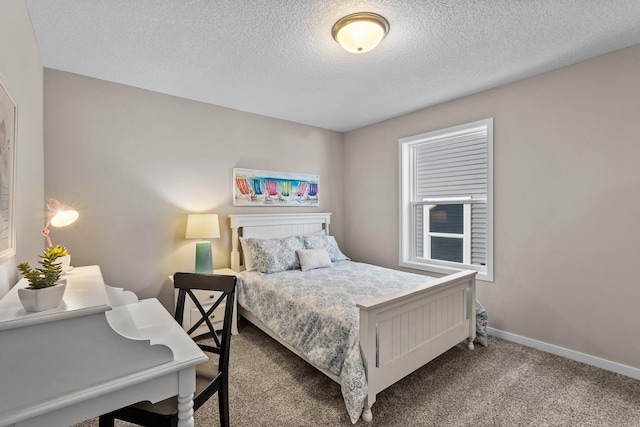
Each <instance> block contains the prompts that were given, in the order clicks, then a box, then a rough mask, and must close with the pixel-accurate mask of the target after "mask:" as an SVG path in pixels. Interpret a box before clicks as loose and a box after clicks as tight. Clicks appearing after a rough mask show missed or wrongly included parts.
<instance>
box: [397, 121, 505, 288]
mask: <svg viewBox="0 0 640 427" xmlns="http://www.w3.org/2000/svg"><path fill="white" fill-rule="evenodd" d="M399 143H400V144H399V145H400V266H402V267H409V268H415V269H420V270H426V271H433V272H436V273H445V274H449V273H452V272H455V271H460V270H475V271H477V272H478V279H479V280H487V281H493V199H492V196H493V194H492V193H493V119H486V120H480V121H477V122H473V123H467V124H464V125H460V126H455V127H452V128H448V129H443V130H440V131H435V132H429V133H425V134H421V135H416V136H411V137H407V138H402V139H400V141H399Z"/></svg>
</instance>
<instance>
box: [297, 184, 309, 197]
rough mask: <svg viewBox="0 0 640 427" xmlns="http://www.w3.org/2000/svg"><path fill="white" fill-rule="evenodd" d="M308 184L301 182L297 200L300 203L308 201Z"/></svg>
mask: <svg viewBox="0 0 640 427" xmlns="http://www.w3.org/2000/svg"><path fill="white" fill-rule="evenodd" d="M307 185H308V184H307V183H306V182H299V183H298V188H297V189H296V200H297V201H298V202H303V201H305V200H307Z"/></svg>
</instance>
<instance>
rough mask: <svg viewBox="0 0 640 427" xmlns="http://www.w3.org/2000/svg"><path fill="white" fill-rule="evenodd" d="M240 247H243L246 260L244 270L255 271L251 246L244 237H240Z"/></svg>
mask: <svg viewBox="0 0 640 427" xmlns="http://www.w3.org/2000/svg"><path fill="white" fill-rule="evenodd" d="M240 246H242V257H243V258H244V269H245V270H246V271H254V270H255V269H256V264H255V262H253V255H251V251H250V250H249V245H247V242H245V240H244V237H240Z"/></svg>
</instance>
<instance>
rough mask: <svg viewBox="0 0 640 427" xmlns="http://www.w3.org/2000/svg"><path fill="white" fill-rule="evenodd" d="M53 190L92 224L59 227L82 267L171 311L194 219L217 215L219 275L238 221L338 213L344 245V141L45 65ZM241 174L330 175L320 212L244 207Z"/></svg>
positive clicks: (187, 267)
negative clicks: (239, 203)
mask: <svg viewBox="0 0 640 427" xmlns="http://www.w3.org/2000/svg"><path fill="white" fill-rule="evenodd" d="M44 89H45V90H44V99H45V104H44V119H45V120H44V123H45V135H46V139H45V154H46V162H45V176H46V179H47V183H46V193H47V196H48V197H55V198H57V199H58V200H60V201H61V202H65V203H68V204H70V205H72V206H74V207H75V208H76V209H77V210H78V211H79V213H80V219H79V220H78V222H77V223H75V224H73V225H72V226H70V227H65V228H60V229H52V230H51V237H52V240H53V243H54V244H64V245H65V246H67V247H68V248H69V250H70V252H71V259H72V265H90V264H99V265H100V267H101V269H102V273H103V276H104V278H105V281H106V282H107V283H108V284H110V285H112V286H119V287H124V288H126V289H128V290H132V291H134V292H136V293H137V294H138V296H139V297H140V298H146V297H152V296H159V297H160V299H161V301H162V302H163V303H164V304H165V305H166V306H170V305H172V303H171V298H170V296H171V293H170V291H171V289H170V288H169V287H167V286H163V284H165V285H166V283H165V282H166V278H167V276H168V275H169V274H172V273H173V272H175V271H193V264H194V257H195V241H193V240H185V238H184V233H185V226H186V219H187V214H188V213H191V212H211V213H217V214H218V215H219V217H220V220H221V224H220V227H221V234H222V237H221V238H220V239H216V240H213V252H214V268H223V267H228V266H229V251H230V230H229V220H228V215H229V214H231V213H261V212H264V211H265V210H267V211H268V212H274V213H275V212H320V211H322V212H325V211H326V212H332V213H333V216H332V224H331V227H332V232H333V233H335V234H336V237H337V238H338V239H339V240H340V239H341V238H342V232H343V221H344V219H343V214H342V185H341V183H342V170H343V164H342V154H343V152H342V150H343V145H342V134H340V133H337V132H331V131H327V130H323V129H318V128H314V127H310V126H306V125H300V124H296V123H291V122H286V121H283V120H277V119H271V118H267V117H263V116H258V115H255V114H249V113H244V112H240V111H235V110H230V109H227V108H221V107H216V106H212V105H207V104H203V103H199V102H194V101H189V100H185V99H181V98H176V97H172V96H168V95H163V94H159V93H155V92H150V91H145V90H141V89H136V88H132V87H128V86H124V85H119V84H115V83H110V82H105V81H101V80H96V79H92V78H88V77H82V76H78V75H74V74H69V73H65V72H61V71H55V70H50V69H45V73H44ZM234 167H243V168H255V169H266V170H275V171H285V172H301V173H310V174H318V175H320V185H321V193H320V206H319V207H315V208H313V207H307V208H296V207H292V208H282V207H280V208H276V207H269V208H262V209H259V208H254V207H233V206H232V197H233V196H232V188H233V185H232V169H233V168H234Z"/></svg>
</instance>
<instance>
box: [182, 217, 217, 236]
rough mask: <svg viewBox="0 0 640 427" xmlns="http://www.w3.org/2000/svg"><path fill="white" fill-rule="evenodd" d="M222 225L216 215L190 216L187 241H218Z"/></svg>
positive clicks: (188, 218)
mask: <svg viewBox="0 0 640 427" xmlns="http://www.w3.org/2000/svg"><path fill="white" fill-rule="evenodd" d="M219 237H220V224H219V222H218V215H216V214H190V215H189V216H188V217H187V233H186V235H185V238H187V239H217V238H219Z"/></svg>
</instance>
